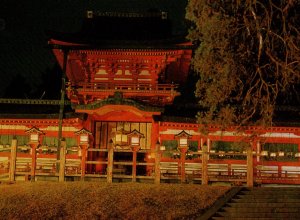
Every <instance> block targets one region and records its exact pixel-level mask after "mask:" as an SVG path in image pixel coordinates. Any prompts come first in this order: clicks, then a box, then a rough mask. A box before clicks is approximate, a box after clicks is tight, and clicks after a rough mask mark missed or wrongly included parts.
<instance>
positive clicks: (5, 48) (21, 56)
mask: <svg viewBox="0 0 300 220" xmlns="http://www.w3.org/2000/svg"><path fill="white" fill-rule="evenodd" d="M186 3H187V0H127V1H126V0H43V1H41V0H26V1H20V0H1V2H0V51H1V52H0V98H3V97H9V98H40V97H42V94H43V92H44V91H46V94H45V95H44V96H43V98H55V96H56V95H57V94H58V93H59V88H58V87H59V84H60V80H59V79H60V78H59V77H60V75H59V74H60V73H59V72H60V71H59V69H58V68H57V66H56V61H55V58H54V56H53V54H52V53H51V51H50V49H49V48H47V36H46V34H45V31H46V30H56V31H62V32H76V31H79V29H80V27H81V24H82V19H83V17H84V16H85V12H86V10H101V11H128V10H132V11H147V10H149V9H160V10H162V11H168V13H169V17H170V19H171V21H172V22H173V33H174V34H183V33H184V32H185V21H184V14H185V6H186Z"/></svg>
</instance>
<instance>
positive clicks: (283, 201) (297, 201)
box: [231, 198, 300, 203]
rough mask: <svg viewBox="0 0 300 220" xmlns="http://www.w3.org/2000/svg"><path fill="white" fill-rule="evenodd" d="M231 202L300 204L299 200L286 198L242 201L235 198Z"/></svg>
mask: <svg viewBox="0 0 300 220" xmlns="http://www.w3.org/2000/svg"><path fill="white" fill-rule="evenodd" d="M231 202H234V203H299V202H300V198H299V199H284V198H273V199H270V198H269V199H266V198H265V199H251V198H248V199H240V198H237V199H236V198H233V199H231Z"/></svg>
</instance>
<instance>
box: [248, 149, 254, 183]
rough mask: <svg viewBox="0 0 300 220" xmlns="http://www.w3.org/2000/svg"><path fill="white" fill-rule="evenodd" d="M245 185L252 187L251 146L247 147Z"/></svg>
mask: <svg viewBox="0 0 300 220" xmlns="http://www.w3.org/2000/svg"><path fill="white" fill-rule="evenodd" d="M247 187H253V151H252V147H248V149H247Z"/></svg>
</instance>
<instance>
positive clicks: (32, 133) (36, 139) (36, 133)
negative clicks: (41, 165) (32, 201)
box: [25, 127, 44, 181]
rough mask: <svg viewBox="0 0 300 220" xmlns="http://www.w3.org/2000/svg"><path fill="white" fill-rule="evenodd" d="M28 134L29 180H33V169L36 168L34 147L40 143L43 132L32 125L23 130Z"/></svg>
mask: <svg viewBox="0 0 300 220" xmlns="http://www.w3.org/2000/svg"><path fill="white" fill-rule="evenodd" d="M25 133H27V134H28V135H29V146H30V148H31V151H30V152H31V171H30V180H31V181H34V180H35V170H36V149H37V148H38V146H39V144H40V136H41V135H43V134H44V132H42V131H40V130H39V129H38V128H36V127H32V128H30V129H29V130H27V131H25Z"/></svg>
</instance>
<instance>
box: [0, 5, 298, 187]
mask: <svg viewBox="0 0 300 220" xmlns="http://www.w3.org/2000/svg"><path fill="white" fill-rule="evenodd" d="M48 46H49V48H50V49H51V50H52V51H53V53H54V55H55V57H56V59H57V61H58V63H59V64H60V66H61V68H62V70H63V73H64V74H65V75H63V76H62V89H61V93H62V99H61V100H57V101H56V100H9V99H7V100H2V101H1V106H5V108H8V109H9V108H10V106H19V108H23V107H24V108H25V107H26V108H28V106H29V107H30V108H29V109H31V110H29V111H28V112H26V113H22V114H17V113H16V114H8V113H6V114H0V180H11V181H14V180H17V181H21V180H22V181H24V180H25V181H28V180H31V181H39V180H52V181H53V180H54V181H74V180H85V181H107V182H117V181H120V182H122V181H137V182H142V181H144V182H146V181H147V182H153V183H160V182H172V183H175V182H178V183H201V184H209V183H214V182H228V183H232V184H245V185H247V186H253V185H255V184H300V127H299V126H298V127H297V125H295V126H291V124H289V125H288V126H287V125H286V123H285V124H284V123H278V126H277V125H275V126H273V127H270V128H262V127H247V128H245V129H244V131H243V132H236V131H235V130H236V129H235V128H234V127H232V128H228V129H227V130H221V129H220V127H218V126H210V127H209V132H208V133H202V132H201V130H200V127H201V126H200V125H199V124H197V121H196V117H195V111H194V109H192V110H191V108H189V107H190V105H188V104H186V105H183V104H182V105H181V106H180V103H179V102H178V101H177V102H176V99H179V100H180V97H181V94H182V93H183V92H184V91H183V90H184V88H185V89H186V88H187V85H188V79H189V72H190V63H191V58H192V51H193V45H192V43H191V42H188V41H187V40H186V39H185V38H184V36H183V37H182V36H181V37H178V36H173V35H172V29H171V25H170V21H169V19H168V14H167V12H157V11H154V12H145V13H140V12H139V13H133V12H130V13H128V12H127V13H125V12H124V13H122V12H99V11H87V15H86V18H85V20H84V23H83V27H82V30H81V31H80V32H78V33H72V34H71V33H58V32H50V33H49V45H48ZM50 49H49V50H50ZM65 97H66V98H65ZM178 106H180V108H179V107H178ZM3 109H4V107H3ZM37 109H39V111H37ZM43 109H47V110H45V111H44V110H43ZM48 109H54V111H49V112H48ZM20 111H21V110H20ZM178 112H179V114H177V113H178ZM172 113H173V114H174V115H172ZM175 113H176V114H175ZM187 115H189V117H187Z"/></svg>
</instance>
